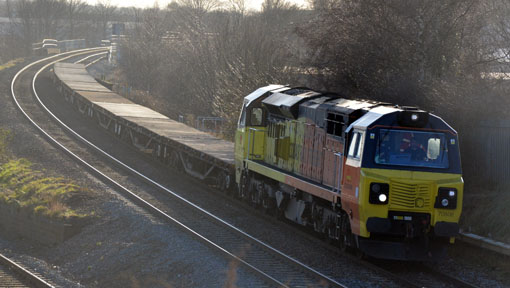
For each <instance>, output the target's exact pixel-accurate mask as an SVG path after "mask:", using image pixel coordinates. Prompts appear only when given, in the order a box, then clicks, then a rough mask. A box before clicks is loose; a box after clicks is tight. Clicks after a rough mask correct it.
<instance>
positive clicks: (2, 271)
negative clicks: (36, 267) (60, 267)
mask: <svg viewBox="0 0 510 288" xmlns="http://www.w3.org/2000/svg"><path fill="white" fill-rule="evenodd" d="M0 287H12V288H18V287H20V288H21V287H37V288H52V287H54V286H53V285H51V284H50V283H48V282H47V281H46V280H44V279H43V277H42V276H40V275H37V274H35V273H32V272H30V271H29V270H27V269H26V268H24V267H22V266H21V265H19V264H18V263H16V262H14V261H12V260H11V259H9V258H7V257H6V256H4V255H2V254H0Z"/></svg>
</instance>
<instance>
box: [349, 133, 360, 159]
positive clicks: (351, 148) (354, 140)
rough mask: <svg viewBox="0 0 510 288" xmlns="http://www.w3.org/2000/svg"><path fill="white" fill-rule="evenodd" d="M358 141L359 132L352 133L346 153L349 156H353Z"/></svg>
mask: <svg viewBox="0 0 510 288" xmlns="http://www.w3.org/2000/svg"><path fill="white" fill-rule="evenodd" d="M358 142H359V133H353V134H352V141H351V146H349V154H348V156H349V157H352V158H354V154H355V153H356V152H357V151H358V149H357V145H358Z"/></svg>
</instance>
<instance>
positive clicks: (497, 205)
mask: <svg viewBox="0 0 510 288" xmlns="http://www.w3.org/2000/svg"><path fill="white" fill-rule="evenodd" d="M509 205H510V194H509V193H496V192H493V193H487V194H484V195H478V197H465V198H464V207H463V211H462V217H461V225H462V227H464V228H465V229H467V230H468V231H466V232H472V233H475V234H478V235H481V236H486V237H489V238H493V239H494V240H498V241H502V242H505V243H510V221H509V216H510V213H509V212H508V211H509V210H508V206H509Z"/></svg>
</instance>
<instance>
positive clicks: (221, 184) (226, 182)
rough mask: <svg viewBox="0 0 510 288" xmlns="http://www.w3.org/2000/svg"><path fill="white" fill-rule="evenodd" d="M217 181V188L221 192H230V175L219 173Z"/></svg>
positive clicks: (223, 172)
mask: <svg viewBox="0 0 510 288" xmlns="http://www.w3.org/2000/svg"><path fill="white" fill-rule="evenodd" d="M217 181H218V188H219V189H220V190H221V191H224V192H225V193H228V191H229V190H230V185H231V180H230V175H229V174H228V173H227V172H225V171H221V172H220V174H219V175H218V179H217Z"/></svg>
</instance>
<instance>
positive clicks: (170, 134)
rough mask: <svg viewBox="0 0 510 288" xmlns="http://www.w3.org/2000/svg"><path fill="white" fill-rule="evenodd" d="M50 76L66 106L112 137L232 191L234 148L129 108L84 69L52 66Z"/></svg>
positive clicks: (143, 109)
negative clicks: (70, 105) (109, 133)
mask: <svg viewBox="0 0 510 288" xmlns="http://www.w3.org/2000/svg"><path fill="white" fill-rule="evenodd" d="M52 76H53V80H54V83H55V84H56V85H57V89H58V90H59V91H60V92H61V94H62V95H63V96H64V97H65V99H66V100H67V101H68V102H70V103H72V105H73V106H74V107H76V109H77V110H78V111H79V112H80V113H82V114H84V115H87V116H88V117H89V118H90V119H92V120H93V121H95V122H97V123H98V124H99V125H100V126H101V127H102V128H104V129H106V130H108V131H110V132H111V133H113V134H115V135H116V137H118V138H120V139H122V140H124V141H125V142H128V143H129V144H130V145H132V146H133V147H135V148H137V149H138V150H141V151H142V152H144V153H146V154H150V155H152V156H153V157H155V158H156V159H158V160H159V161H161V162H163V163H165V164H168V165H169V166H173V167H174V168H176V169H182V170H184V171H185V172H186V173H187V174H189V175H192V176H194V177H196V178H198V179H200V180H205V181H207V183H211V184H214V185H218V186H219V187H220V189H228V188H230V187H231V186H232V185H231V184H232V183H231V182H232V180H233V179H232V178H233V177H231V175H234V143H231V142H228V141H225V140H221V139H218V138H216V137H214V136H212V135H210V134H207V133H205V132H202V131H199V130H196V129H194V128H192V127H189V126H187V125H185V124H183V123H180V122H178V121H175V120H172V119H170V118H168V117H167V116H165V115H163V114H161V113H158V112H156V111H154V110H152V109H149V108H147V107H144V106H141V105H138V104H135V103H133V102H132V101H130V100H128V99H126V98H124V97H122V96H120V95H118V94H116V93H114V92H112V91H111V90H109V89H107V88H105V87H104V86H102V85H101V84H99V83H98V82H97V81H96V80H95V79H94V78H93V77H92V76H91V75H90V74H88V72H87V70H86V69H85V65H83V64H71V63H57V64H55V65H54V69H53V75H52Z"/></svg>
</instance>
